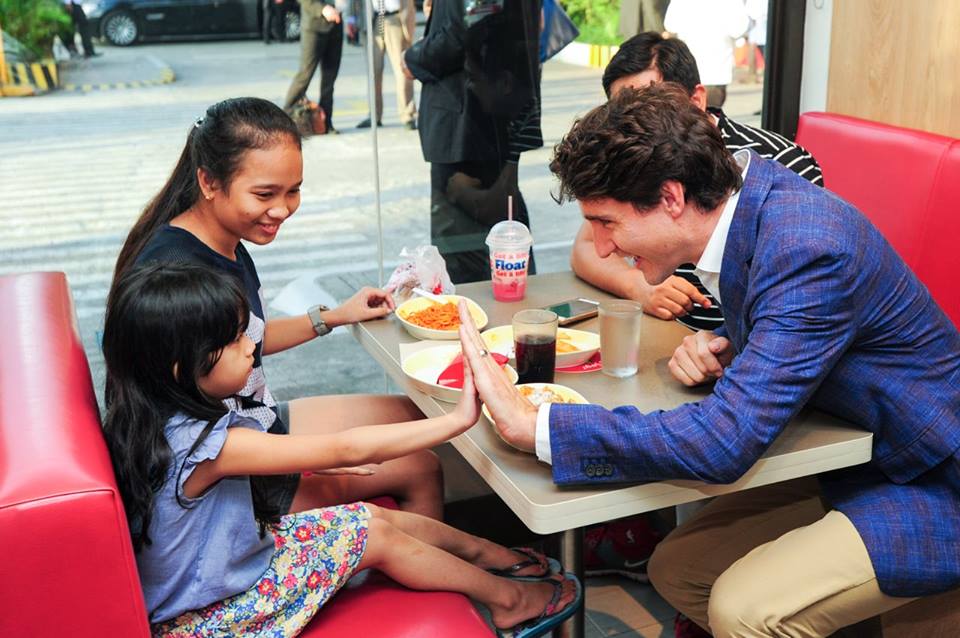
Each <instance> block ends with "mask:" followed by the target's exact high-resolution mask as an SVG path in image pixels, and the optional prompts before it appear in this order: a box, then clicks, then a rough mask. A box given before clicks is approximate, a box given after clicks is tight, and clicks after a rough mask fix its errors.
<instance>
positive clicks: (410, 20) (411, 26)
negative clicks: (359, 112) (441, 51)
mask: <svg viewBox="0 0 960 638" xmlns="http://www.w3.org/2000/svg"><path fill="white" fill-rule="evenodd" d="M366 1H367V2H370V3H371V5H372V6H373V83H374V95H375V96H376V108H377V119H376V122H377V126H380V125H381V122H382V120H383V54H384V52H386V54H387V57H388V58H390V67H391V68H392V69H393V77H394V81H395V82H396V90H397V113H398V114H399V116H400V123H401V124H403V126H404V127H406V129H407V130H409V131H415V130H417V106H416V104H415V103H414V101H413V80H412V79H410V78H408V77H407V76H406V74H404V72H403V62H402V60H403V52H404V51H405V50H407V49H409V48H410V45H411V44H413V36H414V31H415V29H416V23H415V20H416V16H417V9H416V7H415V6H414V5H413V0H366ZM363 11H364V7H363V3H362V2H351V3H350V9H348V19H347V35H348V36H350V37H356V33H351V31H362V30H364V27H365V25H366V16H365V15H364V13H363ZM350 18H353V19H352V20H351V19H350ZM372 123H373V120H372V118H371V117H370V116H369V115H368V116H367V119H365V120H363V121H361V122H360V123H359V124H357V128H370V126H371V124H372Z"/></svg>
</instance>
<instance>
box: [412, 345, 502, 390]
mask: <svg viewBox="0 0 960 638" xmlns="http://www.w3.org/2000/svg"><path fill="white" fill-rule="evenodd" d="M458 354H460V346H459V345H453V344H451V345H449V346H434V347H431V348H424V349H423V350H420V351H418V352H414V353H413V354H411V355H410V356H409V357H407V358H406V359H405V360H404V362H403V365H402V366H401V368H402V369H403V373H404V374H405V375H407V378H409V379H410V381H412V382H413V385H414V386H416V388H417V389H418V390H420V391H421V392H423V393H425V394H428V395H430V396H432V397H433V398H434V399H437V400H438V401H446V402H448V403H456V402H457V401H458V400H459V399H460V392H461V391H460V389H459V388H448V387H447V386H444V385H440V384H438V383H437V377H439V376H440V373H441V372H443V371H444V370H446V368H447V366H448V365H450V362H451V361H453V360H454V358H455V357H456V356H457V355H458ZM503 370H504V372H505V373H506V375H507V376H508V377H509V378H510V383H516V382H517V371H516V370H514V369H513V368H511V367H510V366H509V365H506V366H504V367H503Z"/></svg>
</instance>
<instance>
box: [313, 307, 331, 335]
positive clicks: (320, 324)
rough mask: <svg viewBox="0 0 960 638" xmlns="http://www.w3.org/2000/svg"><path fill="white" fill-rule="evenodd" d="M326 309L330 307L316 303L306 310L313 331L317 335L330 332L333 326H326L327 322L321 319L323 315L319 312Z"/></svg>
mask: <svg viewBox="0 0 960 638" xmlns="http://www.w3.org/2000/svg"><path fill="white" fill-rule="evenodd" d="M327 310H330V309H329V308H327V307H326V306H324V305H323V304H317V305H316V306H313V307H312V308H310V309H309V310H307V316H308V317H310V323H312V324H313V331H314V332H316V333H317V336H318V337H322V336H324V335H326V334H330V331H331V330H333V328H331V327H330V326H328V325H327V322H326V321H324V320H323V317H321V316H320V313H321V312H326V311H327Z"/></svg>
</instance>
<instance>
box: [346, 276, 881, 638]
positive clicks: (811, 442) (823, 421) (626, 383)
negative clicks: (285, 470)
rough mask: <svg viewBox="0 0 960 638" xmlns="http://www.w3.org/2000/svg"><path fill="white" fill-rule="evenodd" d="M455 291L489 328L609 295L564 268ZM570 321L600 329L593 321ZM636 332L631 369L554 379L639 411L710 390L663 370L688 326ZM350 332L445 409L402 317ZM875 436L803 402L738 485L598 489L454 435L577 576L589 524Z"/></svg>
mask: <svg viewBox="0 0 960 638" xmlns="http://www.w3.org/2000/svg"><path fill="white" fill-rule="evenodd" d="M457 292H458V294H463V295H465V296H468V297H470V298H471V299H473V300H474V301H476V302H477V303H478V304H480V306H481V307H483V309H484V310H485V311H486V312H487V314H488V315H489V317H490V324H489V327H494V326H500V325H508V324H509V323H510V319H511V317H512V316H513V314H514V313H515V312H517V311H518V310H521V309H523V308H532V307H541V306H546V305H548V304H551V303H556V302H558V301H562V300H564V299H569V298H572V297H580V296H582V297H588V298H593V299H603V298H607V297H609V296H610V295H608V294H606V293H603V292H601V291H598V290H597V289H596V288H593V287H592V286H590V285H589V284H586V283H584V282H583V281H581V280H579V279H577V278H576V277H575V276H574V275H573V274H572V273H569V272H566V273H554V274H548V275H538V276H535V277H531V278H530V279H529V281H528V287H527V295H526V298H525V299H524V300H523V301H521V302H516V303H501V302H497V301H494V299H493V294H492V292H491V288H490V283H489V282H478V283H473V284H466V285H461V286H458V289H457ZM573 327H576V328H578V329H582V330H591V331H597V325H596V319H592V320H589V321H585V322H582V323H580V324H577V325H576V326H573ZM642 331H643V332H642V336H641V347H640V361H641V364H640V371H639V373H638V374H637V375H636V376H634V377H630V378H627V379H614V378H612V377H608V376H607V375H605V374H603V373H601V372H589V373H585V374H563V373H557V375H556V379H555V382H556V383H560V384H563V385H566V386H569V387H571V388H573V389H575V390H577V391H578V392H580V393H581V394H582V395H583V396H585V397H586V398H587V399H589V400H590V401H592V402H594V403H598V404H600V405H603V406H606V407H608V408H612V407H616V406H618V405H624V404H632V405H635V406H637V408H638V409H640V410H641V411H642V412H648V411H652V410H657V409H671V408H674V407H676V406H678V405H681V404H683V403H688V402H691V401H697V400H699V399H700V398H702V397H704V396H706V395H707V394H708V392H709V389H703V388H695V389H690V388H685V387H684V386H682V385H680V384H679V383H678V382H676V381H675V380H674V379H673V377H672V376H671V375H670V373H669V371H668V370H667V362H668V361H669V359H670V356H671V355H672V353H673V350H674V348H676V346H677V345H678V344H679V342H680V340H681V339H682V338H683V336H684V335H687V334H690V331H689V330H688V329H687V328H685V327H684V326H682V325H680V324H678V323H676V322H667V321H661V320H658V319H654V318H652V317H646V316H645V317H644V321H643V328H642ZM353 334H354V336H355V337H356V339H357V340H358V341H359V342H360V344H361V345H362V346H363V347H364V348H365V349H366V350H367V352H369V353H370V354H371V355H372V356H373V358H374V359H376V360H377V361H378V362H379V363H380V364H381V365H382V366H383V368H384V370H385V371H386V372H387V374H389V375H390V377H391V378H392V379H393V380H394V381H395V382H396V383H397V384H398V385H399V386H400V387H401V388H402V389H403V391H404V392H406V394H407V395H408V396H409V397H410V398H411V399H412V400H413V401H414V403H416V404H417V406H418V407H419V408H420V409H421V410H422V411H423V412H424V414H426V415H427V416H439V415H441V414H444V413H446V412H449V411H450V410H452V408H453V404H452V403H444V402H442V401H437V400H435V399H433V398H432V397H430V396H428V395H426V394H424V393H422V392H420V391H419V390H417V389H416V388H415V387H414V386H413V385H412V383H410V381H409V380H408V379H407V378H406V376H405V375H404V374H403V371H402V370H401V368H400V350H399V344H401V343H408V342H412V341H415V339H414V338H413V337H411V336H410V335H409V334H407V332H406V331H405V330H404V329H403V326H402V325H401V324H400V322H399V321H397V320H396V319H395V318H393V317H391V318H388V319H384V320H379V321H370V322H366V323H361V324H356V325H355V326H353ZM872 439H873V435H872V434H870V433H869V432H866V431H864V430H861V429H858V428H856V427H854V426H852V425H850V424H848V423H846V422H844V421H841V420H839V419H836V418H834V417H831V416H828V415H825V414H823V413H820V412H816V411H809V410H808V411H804V412H802V413H801V414H800V415H799V416H797V417H796V418H795V419H794V420H793V421H792V422H791V423H790V424H789V425H788V426H787V428H786V429H785V430H784V432H783V433H782V434H781V435H780V437H779V438H777V440H776V441H774V443H773V444H772V445H771V446H770V448H769V449H768V450H767V451H766V453H764V455H763V457H762V458H761V459H760V460H759V461H757V463H756V464H755V465H754V466H753V467H752V468H751V469H750V470H749V471H748V472H747V473H746V474H745V475H744V476H742V477H741V478H740V479H739V480H738V481H736V482H735V483H731V484H728V485H708V484H706V483H702V482H699V481H689V480H672V481H661V482H657V483H646V484H641V485H630V486H620V487H604V488H600V489H596V488H583V489H581V488H574V489H571V488H559V487H557V486H556V485H554V483H553V480H552V477H551V472H550V468H549V466H547V465H545V464H543V463H540V462H538V461H537V460H536V458H535V457H533V456H531V455H529V454H525V453H522V452H519V451H517V450H515V449H513V448H511V447H510V446H508V445H507V444H505V443H504V442H503V441H501V440H500V438H499V437H498V436H497V435H496V434H495V433H494V431H493V429H492V426H491V425H490V424H489V423H488V422H487V421H486V419H485V418H483V417H481V420H480V423H479V424H478V425H477V426H475V427H473V428H471V429H470V430H468V431H467V432H466V433H464V434H462V435H460V436H458V437H457V438H455V439H453V440H452V441H451V443H452V444H453V446H454V448H455V449H456V450H457V451H458V452H459V453H460V454H461V455H462V456H463V457H464V459H466V461H467V462H468V463H469V464H470V465H471V466H472V467H473V469H474V470H476V472H477V473H478V474H479V475H480V476H481V477H482V478H483V480H484V481H486V482H487V484H488V485H489V486H490V487H491V489H493V491H494V492H496V494H497V495H498V496H499V497H500V498H501V499H503V501H504V502H505V503H506V504H507V505H508V506H509V507H510V509H511V510H513V512H514V513H515V514H516V515H517V517H519V518H520V520H521V521H523V522H524V524H526V525H527V527H529V528H530V529H531V530H532V531H534V532H536V533H538V534H552V533H558V532H559V533H563V534H564V537H563V545H562V546H563V548H564V549H563V553H564V556H563V558H565V559H566V560H567V561H568V562H569V563H570V565H571V567H572V568H573V570H574V571H576V572H577V573H578V575H581V576H582V565H581V560H580V543H579V539H580V538H581V536H582V528H583V527H585V526H587V525H591V524H593V523H599V522H603V521H609V520H613V519H617V518H621V517H624V516H629V515H632V514H639V513H641V512H648V511H651V510H656V509H660V508H664V507H669V506H673V505H679V504H681V503H687V502H690V501H696V500H700V499H703V498H708V497H711V496H717V495H720V494H725V493H728V492H736V491H740V490H745V489H749V488H753V487H759V486H761V485H767V484H770V483H776V482H779V481H785V480H789V479H794V478H798V477H801V476H808V475H812V474H818V473H820V472H826V471H829V470H835V469H839V468H843V467H848V466H851V465H858V464H860V463H865V462H867V461H869V460H870V453H871V446H872ZM582 622H583V617H582V615H581V616H580V618H579V629H578V627H577V623H576V622H575V623H574V627H573V629H572V631H571V632H570V634H571V635H574V636H582V635H583V625H582Z"/></svg>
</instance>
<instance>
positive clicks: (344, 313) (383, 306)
mask: <svg viewBox="0 0 960 638" xmlns="http://www.w3.org/2000/svg"><path fill="white" fill-rule="evenodd" d="M396 307H397V304H396V303H395V302H394V301H393V297H392V296H390V293H389V292H387V291H386V290H381V289H380V288H371V287H369V286H364V287H363V288H361V289H360V290H358V291H357V292H356V293H355V294H354V295H353V296H352V297H350V298H349V299H347V300H346V301H344V302H343V303H342V304H341V305H340V306H339V307H338V308H337V309H336V313H337V314H338V315H339V319H340V321H341V323H344V324H347V323H357V322H360V321H367V320H368V319H380V318H381V317H385V316H387V315H388V314H390V313H391V312H393V311H394V309H396Z"/></svg>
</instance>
